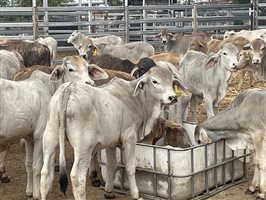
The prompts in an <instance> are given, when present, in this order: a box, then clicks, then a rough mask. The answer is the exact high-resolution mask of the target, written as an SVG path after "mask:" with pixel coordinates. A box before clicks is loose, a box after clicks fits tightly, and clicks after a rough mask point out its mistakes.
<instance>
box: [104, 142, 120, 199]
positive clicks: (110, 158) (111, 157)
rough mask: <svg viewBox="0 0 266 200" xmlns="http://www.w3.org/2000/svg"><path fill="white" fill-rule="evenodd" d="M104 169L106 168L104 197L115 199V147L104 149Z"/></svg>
mask: <svg viewBox="0 0 266 200" xmlns="http://www.w3.org/2000/svg"><path fill="white" fill-rule="evenodd" d="M106 168H107V176H106V184H105V194H104V196H105V198H107V199H114V198H115V195H114V193H113V189H114V178H115V170H116V168H117V160H116V147H113V148H106Z"/></svg>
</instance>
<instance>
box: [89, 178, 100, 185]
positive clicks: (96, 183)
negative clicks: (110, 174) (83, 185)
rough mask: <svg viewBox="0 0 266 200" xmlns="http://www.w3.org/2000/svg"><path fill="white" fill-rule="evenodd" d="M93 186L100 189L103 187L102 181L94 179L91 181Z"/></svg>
mask: <svg viewBox="0 0 266 200" xmlns="http://www.w3.org/2000/svg"><path fill="white" fill-rule="evenodd" d="M91 184H92V186H93V187H100V186H101V181H100V180H99V179H95V178H92V179H91Z"/></svg>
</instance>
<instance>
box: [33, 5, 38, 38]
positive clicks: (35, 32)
mask: <svg viewBox="0 0 266 200" xmlns="http://www.w3.org/2000/svg"><path fill="white" fill-rule="evenodd" d="M32 22H33V40H36V39H37V38H38V9H37V6H36V0H32Z"/></svg>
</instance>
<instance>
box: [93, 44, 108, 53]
mask: <svg viewBox="0 0 266 200" xmlns="http://www.w3.org/2000/svg"><path fill="white" fill-rule="evenodd" d="M106 46H108V44H106V43H100V44H98V45H95V47H96V48H97V49H98V51H100V52H102V51H103V50H104V49H105V47H106Z"/></svg>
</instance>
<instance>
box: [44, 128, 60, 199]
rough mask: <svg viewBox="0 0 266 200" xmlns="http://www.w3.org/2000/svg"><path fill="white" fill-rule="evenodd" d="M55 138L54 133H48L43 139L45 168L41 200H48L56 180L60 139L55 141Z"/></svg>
mask: <svg viewBox="0 0 266 200" xmlns="http://www.w3.org/2000/svg"><path fill="white" fill-rule="evenodd" d="M49 134H50V135H49ZM53 136H54V134H53V132H52V131H51V132H48V131H47V132H45V134H44V138H43V167H42V170H41V181H40V192H41V200H46V198H47V195H48V192H49V191H50V190H51V187H52V182H53V180H54V163H55V152H56V147H57V145H58V139H55V138H54V137H53Z"/></svg>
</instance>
